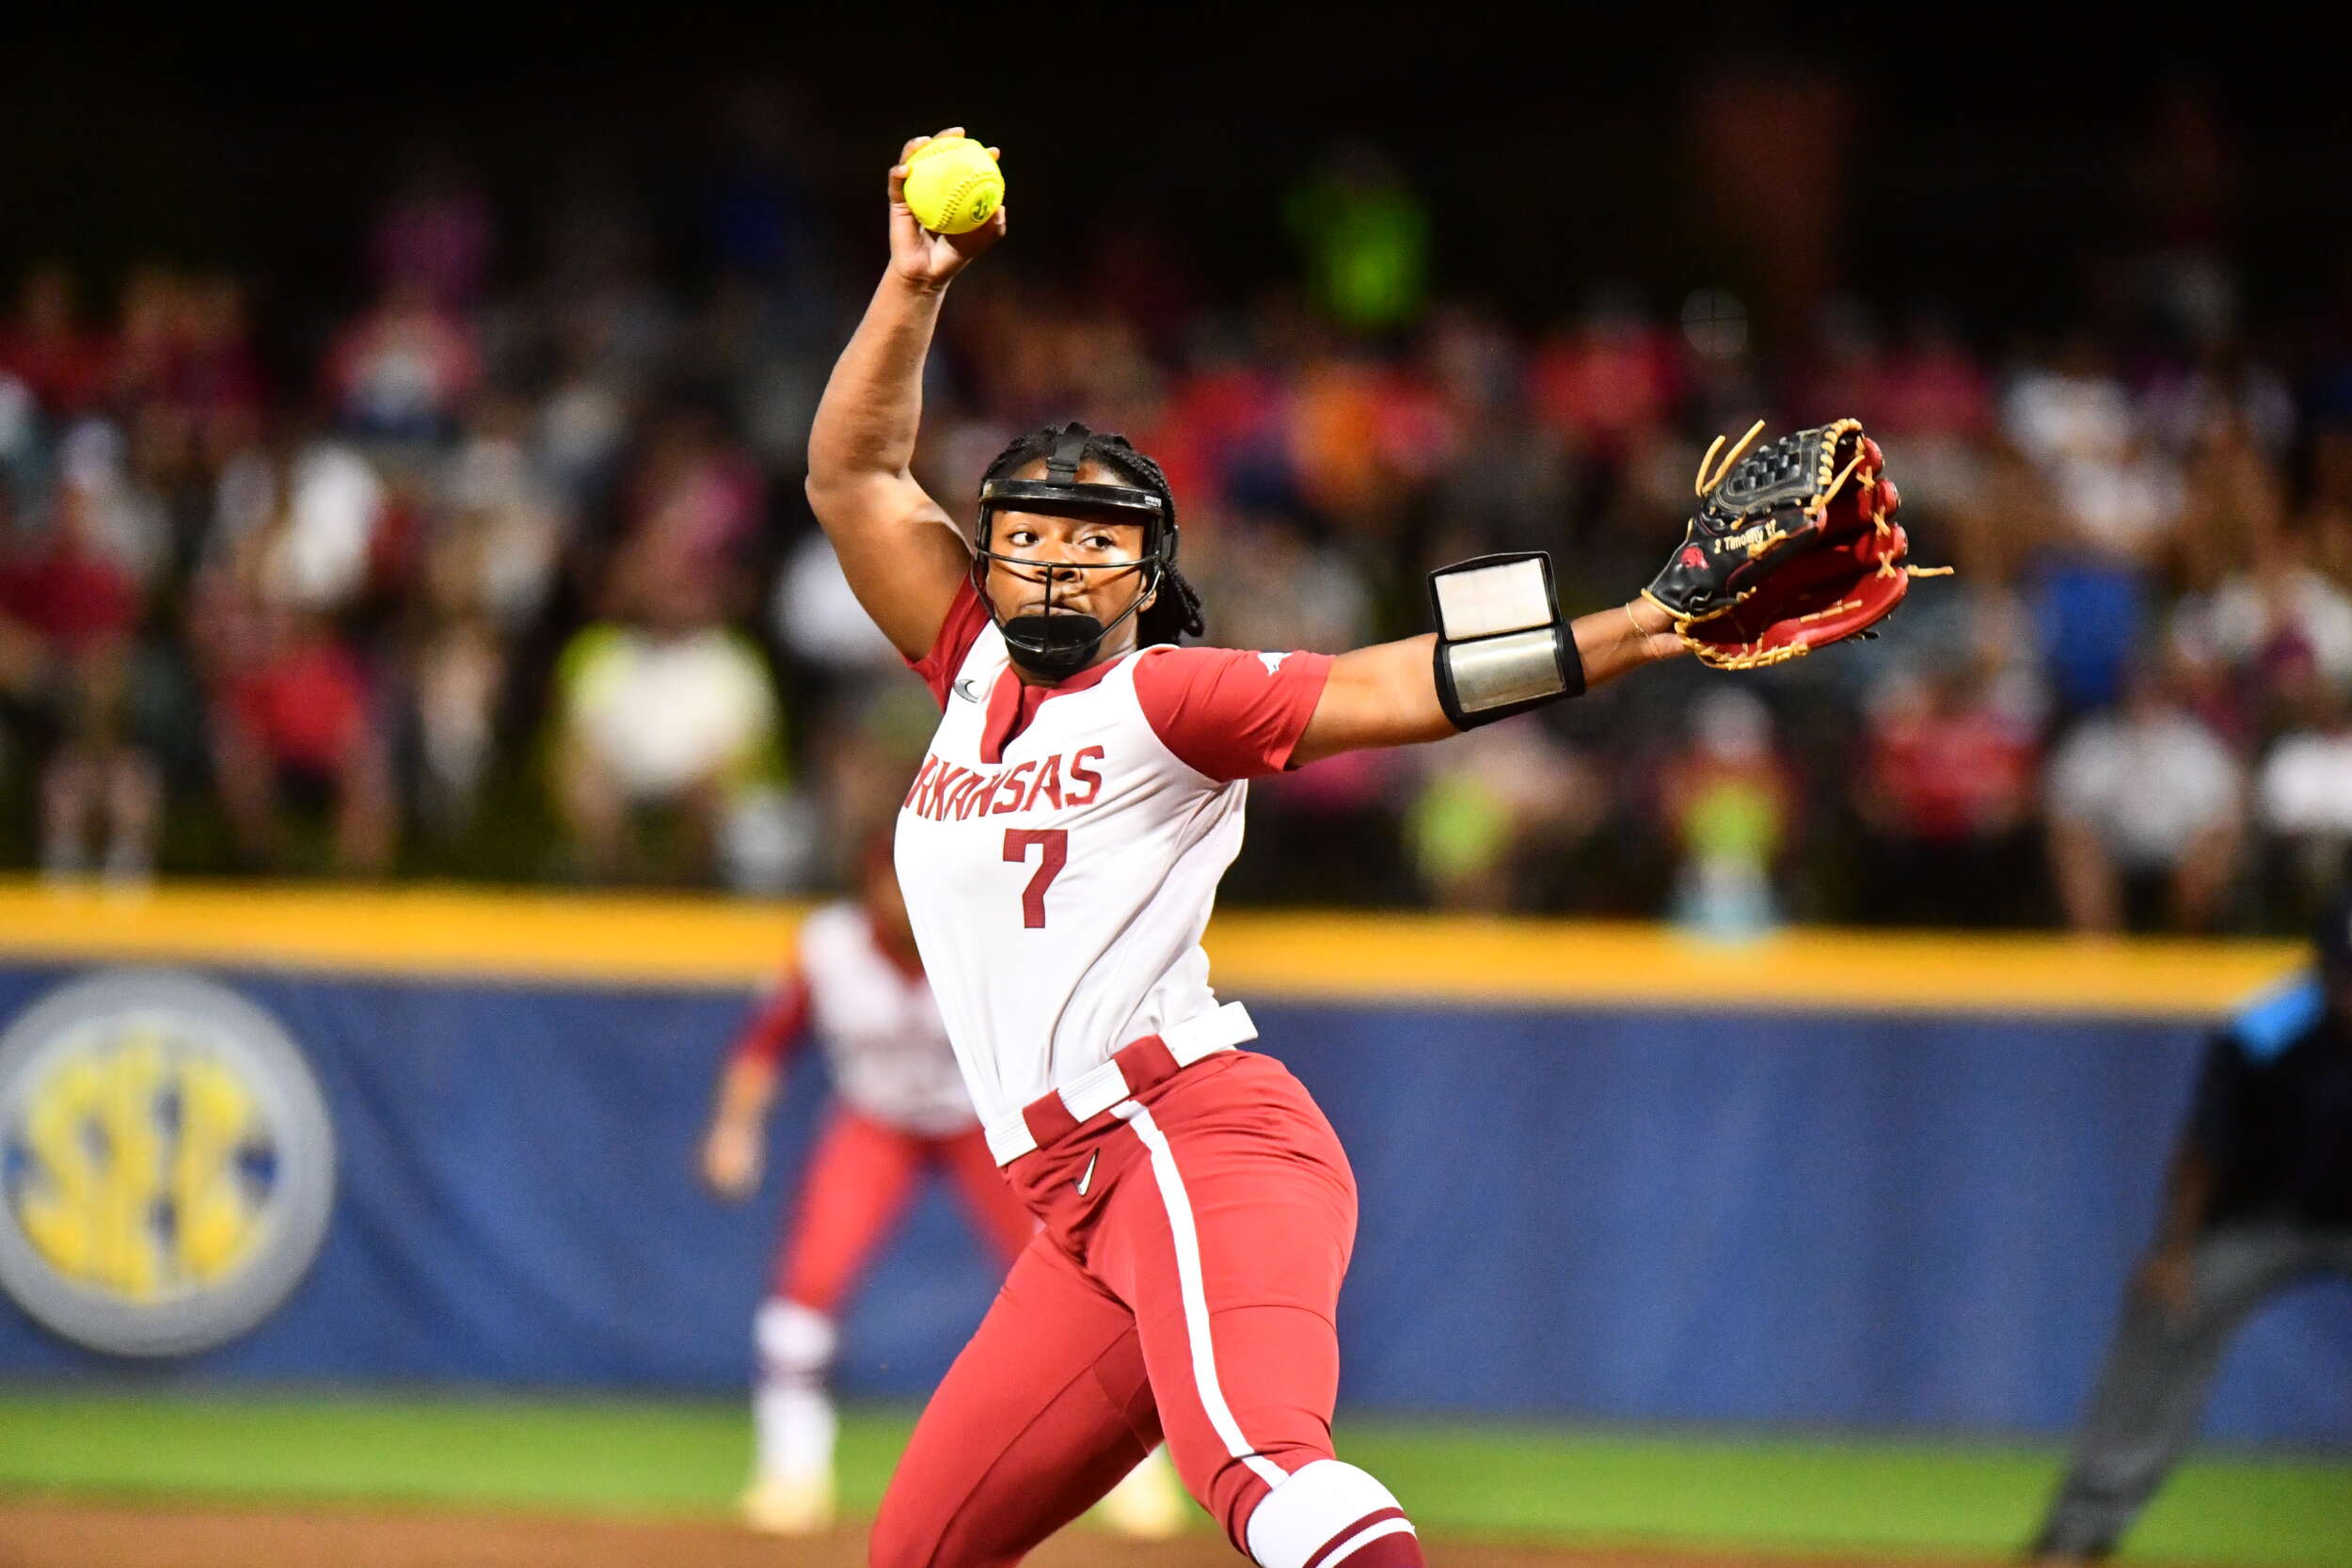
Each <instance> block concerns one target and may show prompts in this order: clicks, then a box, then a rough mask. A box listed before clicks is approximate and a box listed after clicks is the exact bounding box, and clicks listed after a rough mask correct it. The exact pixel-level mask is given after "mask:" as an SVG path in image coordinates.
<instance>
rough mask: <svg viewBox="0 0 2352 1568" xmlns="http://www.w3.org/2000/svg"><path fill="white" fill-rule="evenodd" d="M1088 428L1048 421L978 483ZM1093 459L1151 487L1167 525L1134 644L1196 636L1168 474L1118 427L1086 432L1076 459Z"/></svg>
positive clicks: (1195, 601)
mask: <svg viewBox="0 0 2352 1568" xmlns="http://www.w3.org/2000/svg"><path fill="white" fill-rule="evenodd" d="M1072 429H1077V430H1086V427H1085V426H1084V425H1079V424H1075V422H1074V421H1073V424H1071V425H1059V426H1057V425H1046V426H1044V427H1042V428H1041V429H1038V430H1032V431H1030V432H1029V433H1028V434H1027V435H1025V436H1015V437H1013V439H1012V441H1011V443H1010V444H1009V445H1008V446H1007V447H1006V448H1005V450H1004V451H1000V452H998V453H997V454H996V459H995V461H994V462H993V463H991V464H989V466H988V470H987V471H986V472H985V473H983V474H982V475H981V476H980V483H983V484H985V483H988V482H989V481H990V480H992V479H1003V478H1005V477H1007V476H1008V475H1009V474H1011V473H1012V472H1013V471H1014V470H1016V469H1018V468H1020V467H1022V466H1023V465H1025V464H1028V463H1035V462H1039V461H1041V460H1042V459H1043V458H1045V457H1046V456H1048V455H1049V454H1050V453H1051V452H1052V451H1053V450H1054V446H1055V443H1056V442H1057V440H1059V439H1060V437H1061V436H1062V435H1063V434H1064V433H1065V432H1066V431H1069V430H1072ZM1079 460H1080V461H1081V462H1086V461H1089V460H1091V461H1093V462H1096V463H1100V464H1102V465H1103V466H1104V467H1106V468H1108V469H1110V470H1111V471H1112V472H1114V473H1116V474H1118V475H1119V477H1120V479H1121V480H1122V481H1124V482H1125V483H1129V484H1132V485H1134V486H1135V487H1136V489H1138V490H1149V491H1151V492H1152V494H1153V495H1155V496H1157V497H1159V498H1160V505H1161V507H1162V509H1163V510H1162V512H1161V514H1160V515H1161V516H1162V518H1164V519H1165V521H1166V526H1167V529H1168V555H1167V559H1166V561H1165V562H1163V564H1162V565H1161V568H1160V580H1159V596H1158V597H1157V598H1155V599H1153V600H1152V602H1151V603H1150V604H1149V605H1147V606H1145V607H1144V608H1143V609H1142V610H1138V611H1137V612H1136V645H1137V646H1138V647H1145V648H1149V647H1152V646H1155V645H1157V644H1159V643H1163V642H1166V643H1171V644H1172V643H1174V642H1176V641H1180V640H1182V639H1184V638H1186V637H1198V636H1200V633H1201V630H1202V623H1201V620H1200V591H1199V590H1197V589H1195V588H1194V587H1193V585H1192V584H1191V582H1189V581H1188V580H1186V578H1185V577H1184V573H1183V572H1182V571H1180V570H1178V569H1177V566H1176V541H1177V532H1176V493H1175V491H1173V490H1171V489H1169V488H1168V475H1166V474H1165V473H1162V472H1161V471H1160V466H1159V465H1158V464H1157V463H1154V462H1153V461H1152V459H1151V458H1150V457H1149V456H1148V455H1146V454H1145V453H1143V452H1140V451H1136V449H1135V448H1134V447H1133V446H1131V445H1130V444H1129V443H1128V440H1127V437H1126V436H1121V435H1120V434H1119V433H1118V432H1117V431H1111V430H1092V431H1087V439H1086V447H1085V449H1084V451H1083V454H1082V456H1081V457H1080V459H1079Z"/></svg>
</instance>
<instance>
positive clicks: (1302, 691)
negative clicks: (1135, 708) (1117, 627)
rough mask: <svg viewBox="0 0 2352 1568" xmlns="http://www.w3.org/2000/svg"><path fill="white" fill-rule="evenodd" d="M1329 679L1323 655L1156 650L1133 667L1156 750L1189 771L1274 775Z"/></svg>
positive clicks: (1222, 776) (1225, 776) (1226, 777)
mask: <svg viewBox="0 0 2352 1568" xmlns="http://www.w3.org/2000/svg"><path fill="white" fill-rule="evenodd" d="M1330 676H1331V656H1330V655H1328V654H1299V653H1292V654H1257V653H1247V652H1243V651H1241V650H1239V649H1234V648H1161V649H1155V650H1153V651H1152V652H1150V653H1148V654H1146V655H1145V656H1144V657H1142V658H1141V659H1139V660H1137V661H1136V698H1137V699H1138V700H1139V701H1141V703H1142V704H1143V716H1144V718H1145V719H1147V720H1149V721H1151V725H1152V733H1153V734H1155V735H1157V736H1159V737H1160V742H1161V744H1162V745H1164V746H1166V747H1167V748H1168V750H1169V751H1171V752H1175V753H1176V756H1177V758H1178V760H1180V761H1181V762H1183V763H1184V766H1186V767H1187V768H1191V769H1193V771H1195V772H1197V773H1204V774H1206V775H1207V776H1208V777H1210V778H1212V779H1217V780H1222V781H1231V780H1233V779H1247V778H1252V777H1255V776H1256V775H1258V774H1261V773H1279V772H1280V771H1281V770H1282V769H1283V768H1287V767H1288V766H1290V760H1291V749H1292V748H1293V747H1295V746H1296V745H1297V744H1298V737H1299V736H1301V735H1304V734H1305V733H1306V731H1307V721H1308V720H1310V719H1312V718H1313V717H1314V716H1315V704H1316V703H1317V702H1319V701H1321V700H1322V697H1323V686H1324V682H1326V681H1327V680H1328V679H1329V678H1330Z"/></svg>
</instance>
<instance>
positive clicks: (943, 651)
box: [907, 578, 988, 713]
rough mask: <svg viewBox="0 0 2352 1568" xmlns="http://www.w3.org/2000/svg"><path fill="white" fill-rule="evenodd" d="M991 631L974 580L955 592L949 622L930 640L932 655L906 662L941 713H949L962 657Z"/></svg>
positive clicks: (947, 620)
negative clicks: (949, 694)
mask: <svg viewBox="0 0 2352 1568" xmlns="http://www.w3.org/2000/svg"><path fill="white" fill-rule="evenodd" d="M987 629H988V606H986V605H984V604H982V603H981V602H980V595H979V594H978V593H977V591H975V590H974V588H973V586H972V582H971V579H970V578H965V579H964V582H963V585H962V586H961V587H960V588H958V589H957V590H956V597H955V602H954V603H953V604H950V605H949V606H948V607H947V618H946V620H944V621H942V622H940V623H939V635H938V636H937V637H935V638H933V639H932V640H931V651H930V653H927V654H925V655H924V656H923V657H921V658H911V659H908V660H907V666H908V668H910V669H912V670H913V671H914V673H916V674H918V675H920V676H922V677H923V684H924V685H925V686H928V687H930V689H931V700H932V701H934V702H936V703H937V704H938V705H939V707H940V711H941V712H943V713H944V712H946V709H947V686H948V683H949V682H951V681H953V680H954V679H955V678H956V672H957V671H958V670H959V669H961V667H962V665H963V656H964V655H966V654H968V653H970V652H971V651H972V644H973V643H975V642H977V641H979V638H980V633H981V632H983V631H986V630H987Z"/></svg>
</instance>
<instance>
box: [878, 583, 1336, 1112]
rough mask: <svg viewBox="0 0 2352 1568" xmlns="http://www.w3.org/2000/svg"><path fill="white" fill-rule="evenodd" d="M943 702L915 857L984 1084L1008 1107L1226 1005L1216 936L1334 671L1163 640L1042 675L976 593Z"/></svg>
mask: <svg viewBox="0 0 2352 1568" xmlns="http://www.w3.org/2000/svg"><path fill="white" fill-rule="evenodd" d="M915 668H916V670H917V672H918V673H921V674H923V675H924V677H925V678H926V679H927V680H928V681H929V682H930V685H931V689H932V691H933V694H934V695H936V696H938V697H939V698H940V701H941V705H942V708H943V712H942V715H941V718H940V723H939V730H938V733H937V734H936V735H935V736H933V737H932V739H931V747H930V755H929V756H927V757H926V758H925V759H924V762H923V766H922V769H921V771H920V772H919V773H918V774H917V775H916V777H915V781H914V787H913V788H912V789H911V790H910V791H909V792H908V795H907V798H906V800H905V802H904V804H903V805H902V807H901V809H900V811H899V814H898V840H897V860H898V883H899V886H900V888H901V889H903V890H904V892H905V895H906V900H907V910H908V913H909V915H910V916H911V918H912V920H913V924H914V935H915V941H916V943H917V945H918V946H920V948H921V949H922V953H923V965H924V968H925V970H926V971H927V972H928V973H929V974H930V981H931V986H932V989H933V990H934V991H935V992H936V994H937V995H938V998H939V1006H940V1011H941V1013H942V1015H943V1016H944V1018H945V1019H946V1026H947V1035H948V1038H949V1039H950V1040H952V1041H953V1042H954V1045H955V1052H956V1058H957V1060H958V1062H959V1063H960V1064H961V1067H962V1069H963V1078H964V1083H965V1085H967V1087H968V1088H969V1089H970V1092H971V1097H972V1101H973V1103H974V1105H975V1106H976V1107H977V1110H978V1112H979V1115H980V1117H981V1119H982V1120H983V1121H984V1122H993V1121H995V1120H997V1119H998V1118H1000V1117H1005V1116H1006V1115H1008V1114H1009V1113H1011V1112H1015V1111H1018V1110H1019V1109H1020V1108H1021V1107H1022V1106H1024V1105H1025V1104H1027V1103H1028V1102H1029V1101H1033V1100H1036V1099H1038V1098H1040V1097H1041V1096H1042V1095H1045V1094H1047V1093H1049V1092H1051V1091H1052V1090H1054V1089H1056V1088H1058V1087H1060V1086H1062V1085H1066V1084H1068V1083H1070V1082H1072V1081H1073V1079H1075V1078H1077V1077H1078V1076H1079V1075H1080V1074H1082V1073H1084V1072H1086V1071H1087V1070H1088V1069H1090V1068H1093V1067H1096V1066H1099V1065H1100V1064H1101V1063H1103V1062H1104V1061H1105V1060H1107V1059H1108V1058H1109V1056H1110V1055H1111V1053H1113V1052H1115V1051H1117V1050H1118V1049H1119V1048H1120V1046H1122V1045H1125V1044H1126V1043H1128V1042H1129V1041H1130V1040H1134V1039H1136V1038H1138V1037H1142V1036H1144V1035H1150V1034H1158V1033H1163V1032H1165V1031H1167V1030H1168V1029H1169V1028H1172V1027H1174V1026H1176V1025H1179V1024H1183V1023H1185V1022H1189V1021H1192V1020H1195V1019H1200V1018H1202V1017H1204V1016H1205V1015H1206V1014H1208V1013H1210V1012H1211V1011H1213V1010H1214V1009H1215V1008H1216V1005H1217V1004H1216V996H1215V995H1214V993H1213V992H1212V991H1211V990H1210V989H1209V960H1208V956H1207V955H1206V954H1205V953H1203V952H1202V951H1201V950H1200V937H1201V933H1202V931H1203V930H1204V929H1205V928H1206V927H1207V926H1208V922H1209V911H1210V908H1211V906H1212V905H1213V904H1214V903H1215V902H1216V887H1217V882H1218V880H1219V879H1221V878H1222V877H1223V876H1224V874H1225V868H1226V867H1227V866H1228V865H1230V864H1232V860H1233V856H1234V855H1235V854H1236V853H1237V852H1238V851H1239V850H1240V848H1241V839H1242V808H1243V803H1244V800H1245V799H1246V797H1247V794H1248V784H1246V783H1244V782H1242V781H1243V780H1244V779H1246V778H1247V777H1248V775H1249V774H1252V773H1265V772H1272V771H1276V770H1279V768H1282V767H1283V766H1284V765H1285V764H1286V763H1287V762H1288V760H1289V757H1290V752H1291V748H1292V747H1293V746H1294V745H1295V743H1296V741H1297V738H1298V736H1299V734H1300V732H1302V731H1303V730H1304V729H1305V728H1306V724H1307V721H1308V719H1309V718H1311V716H1312V714H1313V711H1314V705H1315V702H1316V700H1317V699H1318V698H1319V697H1320V696H1321V694H1322V690H1323V684H1324V680H1325V678H1326V676H1327V673H1328V672H1329V668H1330V660H1329V658H1328V657H1324V656H1321V655H1316V654H1256V653H1236V652H1233V651H1231V650H1226V649H1216V648H1184V649H1173V648H1153V649H1148V650H1145V651H1143V652H1141V653H1136V654H1130V655H1128V656H1126V657H1122V658H1120V659H1116V660H1113V661H1111V662H1110V663H1107V664H1103V665H1098V666H1096V667H1094V668H1093V669H1090V670H1087V671H1085V672H1083V673H1080V674H1077V675H1074V676H1073V677H1072V678H1071V679H1069V680H1067V681H1064V682H1062V683H1061V684H1060V685H1058V686H1056V687H1050V688H1041V687H1032V686H1027V685H1025V684H1024V683H1023V682H1022V681H1021V680H1020V677H1019V675H1018V674H1017V673H1015V672H1014V671H1012V670H1011V668H1010V665H1009V659H1008V658H1007V656H1006V650H1005V641H1004V638H1003V636H1002V634H1001V633H999V632H998V631H997V629H996V627H995V626H994V625H993V623H991V622H990V620H989V618H988V614H987V610H986V609H985V607H984V606H982V605H981V603H980V601H979V599H978V596H977V594H975V593H974V592H973V591H972V590H971V589H970V588H969V587H968V586H967V587H966V588H965V589H964V590H963V592H962V593H961V594H959V595H958V597H957V600H956V604H955V608H954V609H953V610H951V611H950V613H949V615H948V617H947V623H946V626H943V627H942V628H941V631H940V637H939V641H938V642H937V644H935V645H934V647H933V648H932V650H931V653H930V657H926V658H925V659H923V660H922V661H920V662H919V663H917V664H916V666H915Z"/></svg>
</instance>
